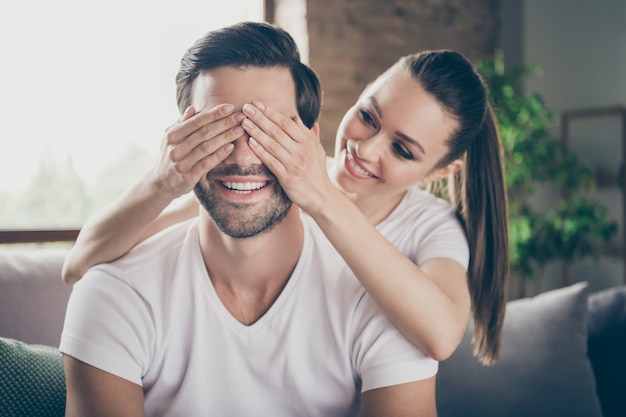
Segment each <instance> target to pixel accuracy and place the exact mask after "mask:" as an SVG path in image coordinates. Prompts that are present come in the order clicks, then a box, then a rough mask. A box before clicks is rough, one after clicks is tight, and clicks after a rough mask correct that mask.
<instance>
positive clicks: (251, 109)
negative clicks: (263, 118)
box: [243, 104, 256, 116]
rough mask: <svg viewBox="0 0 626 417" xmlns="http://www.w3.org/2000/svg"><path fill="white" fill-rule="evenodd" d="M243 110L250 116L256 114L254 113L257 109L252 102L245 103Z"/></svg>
mask: <svg viewBox="0 0 626 417" xmlns="http://www.w3.org/2000/svg"><path fill="white" fill-rule="evenodd" d="M243 112H244V113H246V114H249V115H250V116H254V113H256V110H254V106H251V105H250V104H244V105H243Z"/></svg>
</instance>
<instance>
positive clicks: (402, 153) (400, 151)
mask: <svg viewBox="0 0 626 417" xmlns="http://www.w3.org/2000/svg"><path fill="white" fill-rule="evenodd" d="M393 151H394V152H395V153H396V155H398V156H399V157H400V158H403V159H409V160H412V159H413V154H411V152H409V151H408V150H407V149H406V148H405V147H404V146H402V144H400V143H398V142H394V143H393Z"/></svg>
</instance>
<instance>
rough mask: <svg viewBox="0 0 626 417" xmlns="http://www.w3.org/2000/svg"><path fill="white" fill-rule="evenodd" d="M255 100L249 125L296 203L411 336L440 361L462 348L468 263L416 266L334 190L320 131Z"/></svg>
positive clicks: (261, 154) (434, 262)
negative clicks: (466, 268) (319, 137)
mask: <svg viewBox="0 0 626 417" xmlns="http://www.w3.org/2000/svg"><path fill="white" fill-rule="evenodd" d="M255 105H257V107H255V108H251V107H249V106H248V105H246V106H244V112H247V116H248V118H249V119H250V120H252V121H253V122H254V123H255V125H250V123H248V122H246V121H244V122H243V126H244V128H245V129H246V130H247V131H248V133H249V134H250V136H251V138H254V139H251V140H250V144H251V147H252V149H253V150H254V151H255V153H256V154H257V156H258V157H259V158H260V159H261V160H262V161H263V162H264V163H265V164H266V165H267V166H268V167H269V168H270V169H271V170H272V172H273V173H274V174H275V175H276V176H277V178H278V180H279V182H280V184H281V186H282V187H283V189H284V190H285V192H286V193H287V195H288V196H289V197H290V198H291V200H292V201H293V202H294V204H296V205H298V206H300V207H301V208H302V209H303V210H304V211H305V212H307V213H308V214H309V215H310V216H311V217H313V219H314V220H315V221H316V222H317V224H318V225H319V226H320V228H321V229H322V230H323V231H324V233H325V234H326V236H327V237H328V239H329V241H330V242H331V243H332V244H333V246H334V247H335V249H337V251H338V252H339V253H340V254H341V256H342V257H343V259H344V260H345V261H346V263H347V264H348V266H349V267H350V268H351V269H352V271H353V272H354V274H355V275H356V277H357V278H358V279H359V281H360V282H361V284H362V285H363V287H364V288H365V289H366V290H367V291H368V293H369V294H370V295H371V297H372V298H373V299H374V300H375V301H376V302H377V303H378V305H379V306H380V307H381V308H382V309H383V311H385V313H386V314H387V316H388V317H389V318H390V319H391V320H392V321H393V322H394V324H395V325H396V326H397V327H398V328H399V329H400V330H401V331H402V332H403V333H404V334H405V336H406V337H407V338H408V339H409V340H411V342H412V343H413V344H414V345H415V346H417V347H418V348H420V349H421V350H422V351H423V352H424V353H426V354H428V355H430V356H431V357H433V358H434V359H437V360H444V359H447V358H448V357H449V356H450V355H451V354H452V353H453V352H454V350H455V349H456V348H457V346H458V345H459V343H460V341H461V339H462V337H463V334H464V331H465V328H466V326H467V322H468V318H469V314H470V297H469V290H468V286H467V279H466V271H465V268H464V267H463V266H462V265H461V264H459V263H458V262H456V261H454V260H451V259H447V258H436V259H430V260H428V261H426V262H424V263H423V264H421V265H419V266H417V265H415V264H414V263H413V262H412V261H411V260H410V259H409V258H407V257H406V256H405V255H404V254H403V253H402V252H401V251H399V250H398V249H396V248H395V247H394V246H393V245H392V244H391V243H390V242H389V241H388V240H387V239H386V238H385V237H384V236H382V235H381V234H380V233H379V232H378V230H376V228H375V227H374V225H372V223H371V222H370V221H369V220H368V218H367V217H366V216H365V215H364V214H363V213H362V212H361V211H360V210H359V208H357V206H355V205H354V204H353V203H352V201H350V200H349V199H348V198H347V197H346V196H345V195H344V194H343V193H342V192H341V191H340V190H338V189H337V188H336V187H334V185H333V184H332V182H331V181H330V178H329V177H328V173H327V171H326V162H325V159H326V157H325V152H324V149H323V148H322V146H321V144H320V143H319V140H318V138H317V135H316V133H317V128H314V129H313V132H311V131H310V130H309V129H307V128H306V126H304V125H303V124H302V122H301V121H300V120H291V119H289V118H288V117H287V116H285V115H282V114H280V113H278V112H275V111H273V110H272V109H265V108H264V107H265V106H263V105H262V104H261V103H255ZM250 110H252V111H250ZM259 110H261V111H259ZM263 113H264V114H263ZM269 132H274V133H273V134H272V133H269ZM276 132H279V133H276ZM312 155H315V157H312Z"/></svg>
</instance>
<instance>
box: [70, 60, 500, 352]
mask: <svg viewBox="0 0 626 417" xmlns="http://www.w3.org/2000/svg"><path fill="white" fill-rule="evenodd" d="M225 107H226V106H225ZM219 110H220V109H216V110H215V111H216V112H217V111H219ZM231 111H232V109H228V111H227V112H226V114H223V116H222V117H224V116H226V117H231V116H230V113H231ZM194 115H195V110H194V109H193V108H188V109H187V110H186V111H185V112H184V114H183V116H182V118H181V120H180V121H179V123H178V124H176V125H174V126H173V127H172V128H170V130H169V131H168V132H167V133H166V139H165V140H164V146H165V148H164V150H163V152H162V157H161V163H160V164H159V166H158V167H157V168H156V171H154V172H152V173H149V174H148V176H147V178H146V181H143V182H141V183H139V184H137V186H135V187H134V188H133V189H132V190H131V191H130V192H129V193H127V194H126V195H125V196H123V197H122V199H121V200H118V202H116V203H114V204H113V206H111V207H109V208H108V209H107V210H105V211H104V212H102V213H101V214H100V215H99V216H97V217H94V218H93V219H92V220H90V222H88V223H87V224H86V225H85V227H84V228H83V230H82V231H81V234H80V236H79V238H78V240H77V243H76V245H75V247H74V248H73V249H72V251H71V252H70V254H69V256H68V258H67V260H66V264H65V266H64V280H65V281H66V282H74V281H76V280H77V279H78V278H79V277H80V276H81V275H82V273H84V271H85V270H86V269H87V267H89V266H91V265H93V264H95V263H99V262H103V261H106V260H111V259H114V258H116V257H118V256H120V255H122V254H123V253H125V252H126V251H127V250H129V249H130V248H131V247H132V246H133V245H134V244H135V243H136V241H137V240H138V239H139V240H142V239H144V238H146V237H147V236H150V235H151V234H153V233H155V232H156V231H158V230H161V229H162V228H164V227H166V226H167V225H169V224H172V223H174V222H177V221H180V220H183V219H186V218H189V217H191V216H194V215H196V214H197V210H198V208H197V204H196V203H195V202H189V200H187V202H185V203H184V204H183V206H182V208H178V209H174V210H171V211H169V212H167V213H164V214H162V215H160V216H159V217H158V219H157V220H156V221H155V222H153V223H152V224H150V225H149V223H150V222H151V221H152V220H153V219H155V218H156V217H157V215H158V214H159V212H160V211H161V210H162V209H163V208H164V207H165V206H166V205H167V204H168V203H169V202H170V201H171V197H172V196H178V195H182V194H184V193H186V192H187V191H189V190H190V189H191V188H192V187H193V185H194V184H195V183H196V182H197V181H198V179H199V178H200V177H201V176H202V175H204V174H205V173H206V172H207V171H208V170H210V169H211V168H212V167H214V166H216V165H217V164H218V163H219V162H220V161H221V160H223V159H224V158H226V156H227V155H228V153H229V152H230V149H231V147H230V146H229V145H223V144H220V145H219V146H218V142H215V143H214V144H213V145H210V144H208V141H199V140H198V139H191V138H192V135H190V133H189V132H190V131H193V130H194V129H197V127H194V125H193V123H192V122H193V120H194ZM216 117H217V116H216ZM226 117H224V119H226ZM231 120H236V122H237V123H239V122H240V123H241V127H243V128H244V129H245V130H246V133H247V134H248V135H249V136H250V140H249V143H250V146H251V148H252V149H253V150H254V152H255V153H256V155H257V156H258V158H259V159H260V160H261V161H262V162H263V163H264V164H265V165H267V166H268V167H269V168H270V169H271V170H272V172H273V173H274V174H275V175H276V176H277V178H278V180H279V181H280V184H281V186H282V187H283V189H284V190H285V192H286V193H287V195H288V196H289V197H290V199H291V200H292V201H293V202H294V204H296V205H298V206H299V207H300V208H301V209H302V210H303V211H304V212H306V213H307V214H308V215H310V216H311V217H313V219H314V220H315V221H316V222H317V223H318V225H319V226H320V228H321V229H322V230H323V231H324V233H325V234H326V236H327V237H328V239H329V240H330V242H331V243H332V244H333V245H334V246H335V248H336V249H337V251H338V252H339V253H340V254H341V255H342V257H343V258H344V260H345V261H346V263H347V264H348V266H350V268H351V269H352V270H353V272H354V273H355V275H356V276H357V278H358V279H359V280H360V281H361V283H362V285H363V286H364V288H365V289H366V290H367V291H368V292H369V293H370V295H371V296H372V297H373V298H374V299H375V300H376V301H377V303H378V304H379V305H380V307H381V308H382V309H383V310H384V311H385V312H386V314H387V315H388V316H389V318H390V319H391V320H392V321H393V322H394V324H396V326H397V327H398V328H399V329H400V330H402V332H403V333H404V334H405V335H406V336H407V338H408V339H409V340H411V342H412V343H414V344H415V345H416V346H417V347H419V348H420V349H421V350H422V351H424V352H425V353H427V354H429V355H430V356H432V357H433V358H435V359H437V360H444V359H446V358H448V357H449V356H450V355H451V354H452V353H453V352H454V350H455V349H456V347H457V346H458V344H459V343H460V340H461V338H462V336H463V333H464V330H465V327H466V324H467V318H468V314H469V311H470V309H471V311H472V313H473V318H474V323H475V326H474V328H475V336H474V342H475V354H476V355H477V356H478V358H479V359H480V360H481V361H482V362H483V363H486V364H490V363H493V362H494V361H496V360H497V356H498V351H499V344H500V334H501V329H502V323H503V319H504V309H505V301H506V291H505V287H506V277H507V273H508V235H507V229H508V226H507V200H506V188H505V183H504V176H503V166H502V151H501V145H500V139H499V136H498V130H497V126H496V122H495V118H494V115H493V113H492V111H491V108H490V106H489V104H488V98H487V93H486V89H485V86H484V84H483V82H482V80H481V78H480V76H479V75H478V74H477V73H476V72H475V71H474V69H473V68H472V66H471V64H470V63H469V62H468V61H467V60H466V59H465V58H464V57H463V56H462V55H461V54H459V53H457V52H454V51H445V50H444V51H426V52H422V53H419V54H416V55H410V56H406V57H403V58H401V59H400V60H399V61H398V62H397V63H396V64H394V65H393V66H392V67H391V68H390V69H388V70H387V71H385V72H384V73H383V74H382V75H381V76H379V77H378V78H377V79H376V80H375V81H374V82H373V83H372V84H371V85H369V86H368V87H367V88H366V89H365V91H364V92H363V93H362V95H361V97H360V98H359V101H358V102H357V103H356V104H355V106H353V107H352V108H351V109H350V110H349V111H348V112H347V114H346V115H345V117H344V119H343V121H342V123H341V125H340V126H339V129H338V132H337V138H336V149H335V161H334V165H333V166H332V168H331V169H330V172H331V175H330V177H329V175H328V173H327V170H326V161H325V159H326V158H325V154H324V150H323V148H322V147H321V145H320V143H319V141H318V140H317V137H316V132H317V129H313V130H309V129H308V128H307V127H306V126H305V125H304V124H303V123H302V121H300V120H292V119H290V118H289V117H287V116H285V115H282V114H279V113H277V112H275V111H273V110H272V109H270V108H266V107H265V106H264V105H263V104H262V103H254V105H251V104H250V105H246V106H244V109H243V114H239V113H237V114H235V116H232V119H231ZM238 128H239V125H236V126H234V127H232V128H231V129H230V130H229V131H228V132H232V134H241V131H240V130H238ZM223 131H224V132H226V128H224V129H223ZM176 133H179V134H176ZM225 134H226V133H224V135H225ZM187 137H189V139H187V140H184V139H185V138H187ZM222 139H223V137H222ZM224 143H225V142H224ZM205 148H206V149H205ZM311 155H317V158H311ZM331 177H332V179H331ZM444 179H448V181H447V182H446V186H447V187H446V188H447V191H448V194H449V196H448V197H449V200H450V202H452V205H453V207H450V205H449V204H448V203H446V202H444V201H443V200H441V199H437V198H435V197H434V196H433V195H432V194H430V193H428V192H426V191H424V190H421V189H419V188H418V187H417V186H416V184H417V183H421V184H434V183H436V182H438V181H439V180H444ZM155 189H159V190H161V189H167V190H168V192H158V193H155V191H154V190H155ZM242 192H245V190H242ZM168 196H169V197H168ZM456 215H458V219H457V218H456ZM459 220H460V223H461V224H462V226H463V229H464V233H463V229H462V228H461V227H459ZM148 225H149V227H147V226H148ZM146 227H147V228H146ZM459 231H460V232H459ZM140 235H141V237H140ZM465 237H466V239H467V241H465ZM468 244H469V248H470V251H471V253H470V254H469V259H468V254H467V245H468ZM468 289H469V291H468Z"/></svg>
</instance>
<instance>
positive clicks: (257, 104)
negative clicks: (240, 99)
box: [252, 101, 265, 111]
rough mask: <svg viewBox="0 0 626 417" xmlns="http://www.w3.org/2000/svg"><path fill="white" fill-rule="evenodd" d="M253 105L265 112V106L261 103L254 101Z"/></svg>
mask: <svg viewBox="0 0 626 417" xmlns="http://www.w3.org/2000/svg"><path fill="white" fill-rule="evenodd" d="M252 104H254V105H255V106H257V107H258V108H259V110H261V111H264V110H265V104H263V103H261V102H260V101H253V102H252Z"/></svg>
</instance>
